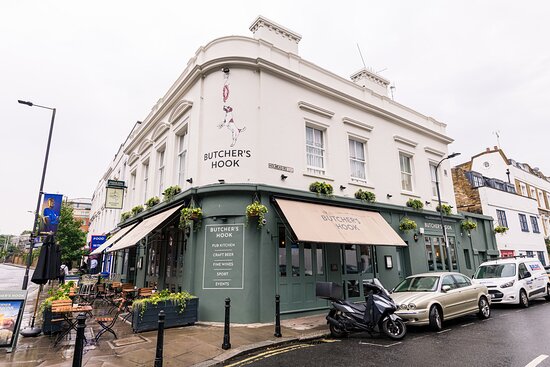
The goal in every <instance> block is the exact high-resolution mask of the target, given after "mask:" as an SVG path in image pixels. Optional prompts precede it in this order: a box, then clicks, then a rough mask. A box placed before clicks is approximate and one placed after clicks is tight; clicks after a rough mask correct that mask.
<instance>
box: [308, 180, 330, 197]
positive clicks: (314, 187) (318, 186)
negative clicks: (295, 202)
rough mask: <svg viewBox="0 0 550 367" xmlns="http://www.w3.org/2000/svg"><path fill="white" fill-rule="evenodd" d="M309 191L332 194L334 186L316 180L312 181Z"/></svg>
mask: <svg viewBox="0 0 550 367" xmlns="http://www.w3.org/2000/svg"><path fill="white" fill-rule="evenodd" d="M309 191H311V192H315V193H317V194H323V195H327V196H330V195H332V191H333V188H332V185H331V184H329V183H326V182H324V181H323V182H319V181H315V182H313V183H311V185H309Z"/></svg>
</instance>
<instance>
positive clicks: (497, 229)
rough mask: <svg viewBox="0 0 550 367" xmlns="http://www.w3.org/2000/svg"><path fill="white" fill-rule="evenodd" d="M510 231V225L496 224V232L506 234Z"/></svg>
mask: <svg viewBox="0 0 550 367" xmlns="http://www.w3.org/2000/svg"><path fill="white" fill-rule="evenodd" d="M507 231H508V227H504V226H496V227H495V233H499V234H504V233H506V232H507Z"/></svg>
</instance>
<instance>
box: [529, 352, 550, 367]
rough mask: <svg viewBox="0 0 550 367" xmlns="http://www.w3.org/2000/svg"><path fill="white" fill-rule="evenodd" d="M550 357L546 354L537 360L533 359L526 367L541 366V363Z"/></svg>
mask: <svg viewBox="0 0 550 367" xmlns="http://www.w3.org/2000/svg"><path fill="white" fill-rule="evenodd" d="M546 358H548V356H547V355H546V354H541V355H540V356H538V357H537V358H535V359H533V360H532V361H531V362H529V363H528V364H527V365H525V367H535V366H538V365H539V364H540V362H542V361H544V360H545V359H546Z"/></svg>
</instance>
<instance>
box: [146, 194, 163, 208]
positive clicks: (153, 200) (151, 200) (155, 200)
mask: <svg viewBox="0 0 550 367" xmlns="http://www.w3.org/2000/svg"><path fill="white" fill-rule="evenodd" d="M158 203H160V199H159V198H158V196H153V197H152V198H149V200H147V201H146V202H145V206H146V207H147V209H151V208H152V207H154V206H155V205H157V204H158Z"/></svg>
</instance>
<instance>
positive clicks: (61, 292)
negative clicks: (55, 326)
mask: <svg viewBox="0 0 550 367" xmlns="http://www.w3.org/2000/svg"><path fill="white" fill-rule="evenodd" d="M74 286H75V284H74V282H73V281H72V280H71V281H69V282H67V283H65V284H61V285H59V286H57V287H53V288H51V289H50V290H49V291H48V296H49V297H47V298H46V299H44V300H43V301H42V303H41V304H40V307H39V311H40V312H44V310H45V309H46V308H50V307H52V302H53V301H59V300H67V299H70V298H69V292H70V290H71V288H72V287H74Z"/></svg>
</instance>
